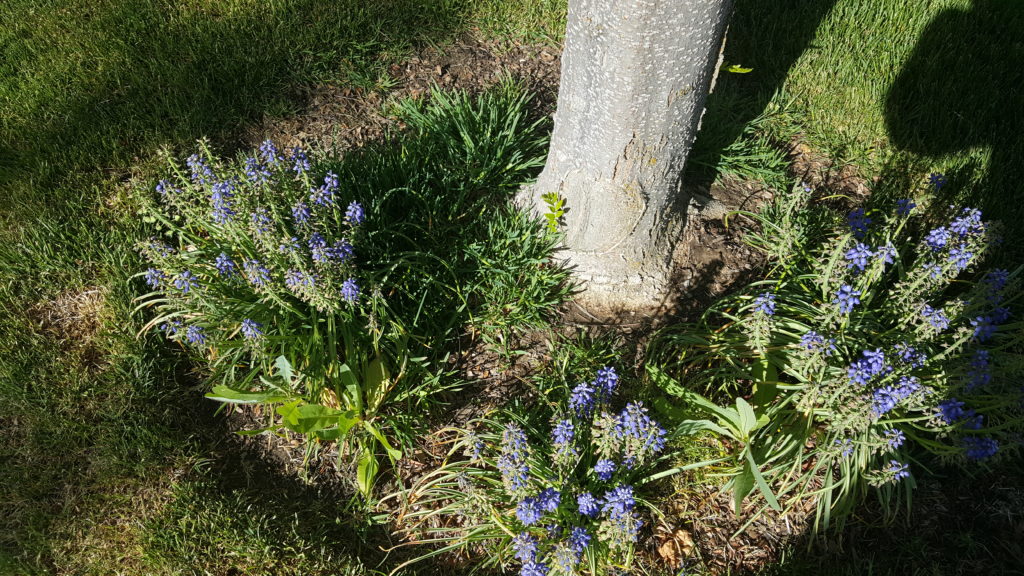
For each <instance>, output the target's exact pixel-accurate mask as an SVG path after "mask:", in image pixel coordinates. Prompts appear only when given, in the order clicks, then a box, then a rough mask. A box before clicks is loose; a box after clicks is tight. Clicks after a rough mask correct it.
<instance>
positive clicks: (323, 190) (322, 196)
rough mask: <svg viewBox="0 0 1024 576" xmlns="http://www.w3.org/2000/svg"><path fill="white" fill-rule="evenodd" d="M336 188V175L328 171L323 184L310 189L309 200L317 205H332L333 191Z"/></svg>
mask: <svg viewBox="0 0 1024 576" xmlns="http://www.w3.org/2000/svg"><path fill="white" fill-rule="evenodd" d="M337 190H338V175H337V174H335V173H333V172H328V173H327V175H326V176H324V183H323V186H320V187H319V188H314V189H313V190H311V191H310V195H309V200H310V201H311V202H313V203H314V204H316V205H318V206H334V193H335V192H336V191H337Z"/></svg>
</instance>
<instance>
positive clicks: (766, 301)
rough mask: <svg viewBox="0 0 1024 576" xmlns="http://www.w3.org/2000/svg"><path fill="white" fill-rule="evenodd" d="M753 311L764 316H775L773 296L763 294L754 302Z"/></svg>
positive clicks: (769, 293) (768, 293) (766, 293)
mask: <svg viewBox="0 0 1024 576" xmlns="http://www.w3.org/2000/svg"><path fill="white" fill-rule="evenodd" d="M754 310H755V311H757V312H760V313H762V314H764V315H765V316H774V315H775V294H772V293H771V292H765V293H763V294H760V295H759V296H758V297H757V298H756V299H755V300H754Z"/></svg>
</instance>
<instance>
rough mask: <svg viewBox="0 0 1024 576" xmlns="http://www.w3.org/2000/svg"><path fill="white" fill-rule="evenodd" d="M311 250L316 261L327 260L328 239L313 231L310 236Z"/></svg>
mask: <svg viewBox="0 0 1024 576" xmlns="http://www.w3.org/2000/svg"><path fill="white" fill-rule="evenodd" d="M309 252H310V254H311V255H312V256H313V261H314V262H326V261H327V240H325V239H324V237H323V236H321V235H320V233H319V232H313V234H312V235H310V237H309Z"/></svg>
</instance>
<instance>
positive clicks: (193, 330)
mask: <svg viewBox="0 0 1024 576" xmlns="http://www.w3.org/2000/svg"><path fill="white" fill-rule="evenodd" d="M185 340H188V343H189V344H195V345H196V346H202V345H203V344H206V333H205V331H204V330H203V327H202V326H195V325H192V326H189V327H188V328H186V329H185Z"/></svg>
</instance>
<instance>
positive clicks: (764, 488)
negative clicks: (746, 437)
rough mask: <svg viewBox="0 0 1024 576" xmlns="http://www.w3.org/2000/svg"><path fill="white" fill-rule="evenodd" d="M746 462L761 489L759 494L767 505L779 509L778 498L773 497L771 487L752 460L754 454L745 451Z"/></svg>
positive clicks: (780, 508) (780, 507)
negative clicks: (762, 495)
mask: <svg viewBox="0 0 1024 576" xmlns="http://www.w3.org/2000/svg"><path fill="white" fill-rule="evenodd" d="M747 464H748V465H749V466H750V470H751V471H752V474H753V476H754V480H755V481H757V487H758V488H759V489H760V490H761V494H764V499H765V500H767V501H768V505H769V506H771V507H772V509H774V510H776V511H781V510H782V506H779V501H778V499H776V498H775V494H773V493H772V489H771V488H770V487H769V486H768V482H765V479H764V476H762V475H761V470H760V469H759V466H758V465H757V462H755V461H754V455H753V454H751V453H750V451H749V450H748V451H747Z"/></svg>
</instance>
